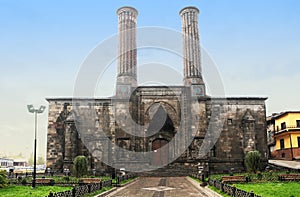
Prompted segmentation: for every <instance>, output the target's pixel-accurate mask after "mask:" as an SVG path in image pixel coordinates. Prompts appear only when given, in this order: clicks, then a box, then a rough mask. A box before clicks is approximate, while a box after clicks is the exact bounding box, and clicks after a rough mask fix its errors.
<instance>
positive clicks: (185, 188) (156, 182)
mask: <svg viewBox="0 0 300 197" xmlns="http://www.w3.org/2000/svg"><path fill="white" fill-rule="evenodd" d="M108 196H110V197H112V196H114V197H133V196H137V197H139V196H143V197H194V196H203V197H211V196H212V195H210V194H208V193H207V192H205V191H204V189H203V188H201V187H200V186H199V184H197V183H192V182H191V180H189V178H187V177H141V178H139V180H138V181H136V182H135V183H133V184H130V185H128V186H126V187H124V188H120V189H118V190H116V191H115V192H113V193H111V194H109V195H108ZM213 196H214V195H213Z"/></svg>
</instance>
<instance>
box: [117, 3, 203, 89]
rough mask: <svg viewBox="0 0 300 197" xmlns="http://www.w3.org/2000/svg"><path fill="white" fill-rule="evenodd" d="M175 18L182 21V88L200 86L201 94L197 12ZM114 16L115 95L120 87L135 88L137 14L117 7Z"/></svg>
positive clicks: (184, 12)
mask: <svg viewBox="0 0 300 197" xmlns="http://www.w3.org/2000/svg"><path fill="white" fill-rule="evenodd" d="M179 14H180V16H181V19H182V35H183V36H182V38H183V65H184V85H185V86H193V85H197V86H202V91H205V87H204V82H203V78H202V70H201V53H200V38H199V30H198V14H199V10H198V9H197V8H196V7H186V8H183V9H182V10H181V11H180V13H179ZM117 15H118V18H119V51H118V55H119V56H118V57H119V58H118V79H117V94H118V91H122V89H123V91H124V88H125V89H126V87H124V85H125V86H126V85H129V86H131V87H136V86H137V74H136V71H137V59H136V58H137V50H136V17H137V15H138V12H137V10H136V9H134V8H132V7H121V8H120V9H118V11H117ZM170 77H171V76H170Z"/></svg>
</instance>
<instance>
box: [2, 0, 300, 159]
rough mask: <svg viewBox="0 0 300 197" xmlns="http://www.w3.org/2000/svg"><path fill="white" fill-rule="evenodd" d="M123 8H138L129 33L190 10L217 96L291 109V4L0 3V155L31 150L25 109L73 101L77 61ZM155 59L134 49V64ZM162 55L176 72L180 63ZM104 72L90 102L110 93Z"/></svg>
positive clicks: (296, 105) (294, 67) (43, 118)
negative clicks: (212, 67)
mask: <svg viewBox="0 0 300 197" xmlns="http://www.w3.org/2000/svg"><path fill="white" fill-rule="evenodd" d="M125 5H129V6H133V7H135V8H136V9H137V10H138V11H139V16H138V22H137V23H138V27H146V26H156V27H163V28H168V29H172V30H174V31H181V21H180V17H179V15H178V13H179V11H180V10H181V9H182V8H183V7H185V6H189V5H193V6H196V7H198V8H199V9H200V15H199V28H200V36H201V46H202V47H203V48H204V49H205V50H206V51H207V52H208V53H209V54H210V56H211V58H212V59H213V61H214V62H215V64H216V65H217V68H218V70H219V73H220V74H221V78H222V80H223V84H224V87H225V93H226V96H266V97H268V100H267V102H266V104H267V113H268V114H271V113H273V112H280V111H286V110H300V102H299V99H298V96H299V90H298V84H299V79H300V55H299V52H300V36H299V35H300V25H299V21H300V2H299V1H298V0H264V1H261V0H244V1H241V0H230V1H229V0H228V1H221V0H201V1H191V0H190V1H189V0H180V1H167V0H151V1H150V0H144V1H140V0H131V1H126V0H122V1H121V0H116V1H107V0H104V1H99V0H90V1H74V0H72V1H71V0H66V1H58V0H57V1H37V0H36V1H33V0H27V1H25V0H23V1H22V0H18V1H17V0H0V28H1V31H0V43H1V44H0V66H1V72H0V92H1V102H0V105H1V111H0V154H18V153H20V152H22V153H23V155H25V156H28V155H29V154H30V153H31V152H32V149H33V131H34V116H33V114H29V113H28V112H27V108H26V105H27V104H34V105H35V106H36V107H38V106H39V105H46V106H47V102H46V100H45V98H49V97H71V96H72V95H73V88H74V82H75V80H76V77H77V74H78V72H79V70H80V66H81V64H82V62H83V61H84V59H85V58H86V57H87V56H88V54H89V53H90V52H91V51H92V50H93V49H94V48H95V47H96V46H98V45H99V44H101V43H102V42H103V41H104V40H106V39H107V38H109V37H111V36H112V35H115V34H116V33H117V27H118V25H117V22H118V21H117V16H116V10H117V9H118V8H119V7H122V6H125ZM156 54H160V55H158V56H157V57H156V56H155V55H156ZM162 54H164V53H163V52H162V53H157V51H151V50H148V51H147V50H141V51H139V52H138V56H139V59H138V64H144V63H147V61H148V60H149V59H155V58H156V59H157V60H159V59H160V58H161V56H162ZM164 57H165V58H164V60H165V61H166V62H169V63H168V64H172V65H174V66H175V67H176V66H177V67H176V68H175V69H176V70H179V72H181V69H182V66H181V65H182V62H181V61H182V60H181V58H171V57H170V56H169V55H168V54H165V56H164ZM168 58H170V59H168ZM112 65H113V66H111V67H110V69H111V71H110V72H107V73H108V74H107V76H106V78H105V80H103V84H105V85H103V88H100V89H101V91H97V94H96V95H95V96H110V95H111V94H112V93H113V91H114V90H113V88H114V83H115V66H114V65H115V64H112ZM178 65H179V66H178ZM204 75H205V73H204ZM103 79H104V78H103ZM140 80H142V79H140ZM47 118H48V117H47V113H44V114H42V115H39V117H38V123H39V124H38V154H39V155H45V152H46V145H45V144H46V133H47Z"/></svg>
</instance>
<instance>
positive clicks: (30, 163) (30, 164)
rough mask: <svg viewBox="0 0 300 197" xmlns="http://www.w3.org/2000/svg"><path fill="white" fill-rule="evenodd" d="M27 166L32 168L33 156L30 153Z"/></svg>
mask: <svg viewBox="0 0 300 197" xmlns="http://www.w3.org/2000/svg"><path fill="white" fill-rule="evenodd" d="M28 165H29V166H33V154H32V153H31V154H30V157H29V159H28Z"/></svg>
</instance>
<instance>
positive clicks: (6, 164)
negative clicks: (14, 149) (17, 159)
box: [0, 158, 14, 172]
mask: <svg viewBox="0 0 300 197" xmlns="http://www.w3.org/2000/svg"><path fill="white" fill-rule="evenodd" d="M0 169H3V170H6V171H7V172H8V171H9V170H10V169H14V160H13V159H7V158H0Z"/></svg>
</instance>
